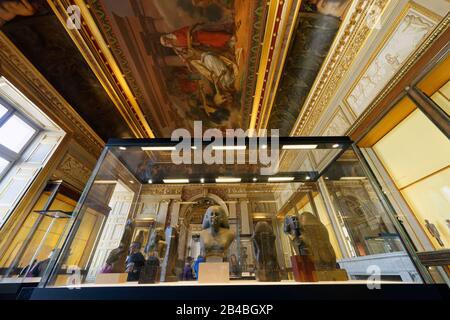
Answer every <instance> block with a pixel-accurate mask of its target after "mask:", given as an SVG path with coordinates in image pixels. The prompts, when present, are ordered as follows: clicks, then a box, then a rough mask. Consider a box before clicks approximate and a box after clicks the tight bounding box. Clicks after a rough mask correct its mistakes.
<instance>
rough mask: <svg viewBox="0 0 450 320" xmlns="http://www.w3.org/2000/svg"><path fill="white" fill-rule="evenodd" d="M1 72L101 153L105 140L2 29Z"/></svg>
mask: <svg viewBox="0 0 450 320" xmlns="http://www.w3.org/2000/svg"><path fill="white" fill-rule="evenodd" d="M0 72H1V74H2V75H4V76H5V77H6V78H7V79H8V80H9V81H11V82H12V83H13V84H14V85H15V86H16V87H17V88H19V90H20V91H21V92H22V93H23V94H24V95H25V96H26V97H27V98H28V99H30V100H32V101H33V103H35V104H36V105H37V106H38V107H39V108H40V109H41V110H42V111H43V112H44V113H45V114H46V115H47V116H49V117H50V118H51V119H52V120H53V121H55V122H56V123H57V124H58V125H59V126H60V127H61V128H62V129H63V130H64V131H65V132H66V133H68V134H71V135H72V136H73V138H74V139H75V141H77V142H78V143H79V144H80V145H81V146H82V147H83V148H84V149H85V150H86V151H88V152H89V153H90V154H92V155H94V156H97V155H99V154H100V153H101V150H102V149H103V147H104V142H103V140H102V139H101V138H100V137H99V136H98V135H97V133H95V131H94V130H93V129H92V128H91V127H90V126H89V125H88V124H87V123H86V122H85V121H84V120H83V119H82V118H81V116H80V115H79V114H78V113H77V112H76V111H75V110H74V109H73V108H72V106H71V105H70V104H69V103H68V102H67V101H66V100H65V99H64V98H63V97H62V96H61V95H60V94H59V93H58V92H57V91H56V90H55V88H53V86H52V85H51V84H50V83H49V82H48V81H47V80H46V79H45V78H44V77H43V76H42V74H41V73H40V72H39V71H38V70H37V69H36V68H35V67H34V66H33V65H32V64H31V63H30V62H29V61H28V60H27V58H25V56H24V55H23V54H22V53H21V52H20V51H19V50H18V49H17V48H16V47H15V46H14V44H13V43H12V42H11V41H10V40H9V39H8V38H7V37H6V36H5V34H4V33H3V32H0Z"/></svg>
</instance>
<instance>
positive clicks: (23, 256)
mask: <svg viewBox="0 0 450 320" xmlns="http://www.w3.org/2000/svg"><path fill="white" fill-rule="evenodd" d="M79 198H80V192H79V191H77V190H76V189H75V188H74V187H72V186H71V185H69V184H68V183H66V182H64V181H61V180H58V181H50V182H49V183H47V185H46V186H45V188H44V190H43V191H42V193H41V194H40V196H39V197H38V199H37V200H36V203H35V204H34V206H33V207H32V209H31V211H30V212H29V213H28V214H27V215H26V216H25V217H24V219H23V221H21V222H19V223H18V224H17V225H16V227H15V228H16V231H15V232H14V235H13V236H11V237H10V238H9V239H8V240H7V242H6V244H7V245H5V247H6V249H5V250H4V252H3V253H2V255H1V258H0V284H4V283H6V284H8V283H35V284H37V283H39V282H40V280H41V277H42V275H43V274H44V272H45V270H46V269H47V266H48V263H49V262H50V257H52V256H53V257H57V256H58V248H59V247H60V245H61V242H62V241H63V238H62V237H61V235H62V234H64V233H67V232H66V228H67V227H68V226H69V225H71V223H70V222H69V221H70V218H71V215H72V212H73V210H74V208H75V206H76V204H77V201H78V199H79ZM68 222H69V223H68Z"/></svg>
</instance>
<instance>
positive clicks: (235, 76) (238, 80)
mask: <svg viewBox="0 0 450 320" xmlns="http://www.w3.org/2000/svg"><path fill="white" fill-rule="evenodd" d="M11 3H14V4H15V5H11ZM73 3H75V4H77V5H79V6H80V8H81V14H82V21H83V22H84V23H83V25H82V26H81V29H80V30H68V29H67V26H66V25H65V23H62V22H64V21H66V20H65V16H64V15H65V14H67V12H65V10H62V8H67V6H68V5H70V4H72V2H71V1H63V0H61V1H48V3H47V2H46V1H41V0H22V1H16V0H7V1H1V8H2V10H3V11H1V12H3V13H0V14H2V15H4V16H5V17H3V16H2V19H3V20H4V21H5V23H4V25H3V26H2V27H1V30H2V32H4V33H5V34H6V36H7V37H8V38H9V40H10V41H12V43H13V44H14V45H15V46H17V47H18V49H19V50H20V51H21V52H22V53H23V54H24V55H25V56H26V58H27V59H29V60H30V61H31V62H32V63H33V64H34V65H35V67H36V68H37V70H38V71H39V72H41V73H42V74H43V75H44V76H45V77H46V78H47V80H48V81H49V82H50V83H51V84H52V85H53V86H54V87H55V88H56V89H57V90H58V91H59V92H60V94H61V95H62V96H63V97H64V98H65V99H66V100H67V101H68V102H69V103H70V104H71V105H72V106H73V107H74V108H75V109H76V110H77V111H78V113H79V114H80V115H81V116H82V117H83V118H84V119H85V120H86V121H87V122H88V123H89V124H90V125H91V126H92V127H93V128H94V130H95V131H96V132H97V133H98V134H99V135H100V136H101V137H102V138H103V139H104V140H107V139H108V138H110V137H131V136H135V137H170V135H171V133H172V131H173V130H174V129H176V128H181V127H183V128H190V129H191V128H192V127H193V122H194V121H196V120H200V121H202V122H203V128H204V129H206V128H219V129H221V130H225V129H227V128H243V129H247V128H249V127H252V128H279V129H280V133H281V134H282V135H289V133H290V131H291V129H292V127H293V125H294V124H295V121H296V120H297V117H298V115H299V113H300V110H301V106H302V105H303V102H304V101H305V99H306V97H307V95H308V93H309V91H310V89H311V87H312V86H313V83H314V80H315V78H316V76H317V74H318V72H319V70H320V67H321V65H322V62H323V61H324V59H325V58H326V56H327V54H328V52H329V50H330V47H331V44H332V42H333V40H334V37H335V35H336V33H337V31H338V29H339V26H340V23H341V21H342V17H343V16H344V14H345V12H346V9H347V7H348V4H349V1H346V0H338V1H316V0H310V1H302V2H300V1H295V0H292V1H285V2H283V1H279V2H273V3H270V4H268V3H267V2H266V1H263V0H254V1H247V0H165V1H154V0H122V1H116V0H87V1H74V2H73ZM297 13H298V14H297ZM294 18H295V19H294ZM83 19H84V20H83ZM292 21H296V23H293V22H292ZM281 25H282V27H281ZM267 26H270V28H269V27H267ZM266 30H269V31H271V32H272V34H270V35H269V36H268V35H267V34H266V35H265V34H264V33H265V31H266ZM289 39H290V40H291V41H290V45H288V44H289V42H287V40H289ZM277 41H278V43H282V45H279V44H278V43H277ZM286 55H287V56H286ZM285 56H286V59H285V60H283V59H282V57H285ZM280 57H281V58H280ZM281 60H283V61H285V63H284V66H283V64H282V63H281V64H280V63H279V61H281ZM272 61H273V62H272ZM276 62H277V63H276ZM274 68H278V69H279V70H274ZM269 71H270V72H271V73H273V72H275V73H276V72H278V73H280V74H281V76H280V79H279V81H278V82H277V83H275V84H272V85H271V86H268V87H266V86H265V84H266V77H265V76H264V77H262V78H261V79H259V78H260V77H261V75H262V74H264V75H265V74H266V73H269ZM264 95H273V96H274V99H273V103H271V105H270V107H269V108H265V110H264V111H262V110H261V108H260V107H261V104H259V105H258V101H256V102H255V97H258V98H259V100H260V101H262V100H263V98H264ZM255 106H256V108H255ZM252 118H254V119H256V122H258V123H255V122H254V121H253V122H252Z"/></svg>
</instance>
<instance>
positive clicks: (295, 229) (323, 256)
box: [284, 212, 336, 271]
mask: <svg viewBox="0 0 450 320" xmlns="http://www.w3.org/2000/svg"><path fill="white" fill-rule="evenodd" d="M284 222H285V223H284V232H285V233H287V235H288V237H289V239H290V241H291V244H292V247H293V249H294V251H295V254H297V255H311V256H312V260H313V262H314V266H315V268H316V270H318V271H327V270H335V269H336V254H335V253H334V250H333V247H332V246H331V242H330V238H329V235H328V231H327V229H326V227H325V226H324V225H323V224H322V223H321V222H320V220H319V219H318V218H317V217H316V216H315V215H313V214H312V213H311V212H303V213H301V214H300V215H299V216H297V215H287V216H286V218H285V220H284Z"/></svg>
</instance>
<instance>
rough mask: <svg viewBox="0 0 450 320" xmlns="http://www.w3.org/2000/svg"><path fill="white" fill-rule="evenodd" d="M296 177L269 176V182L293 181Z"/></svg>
mask: <svg viewBox="0 0 450 320" xmlns="http://www.w3.org/2000/svg"><path fill="white" fill-rule="evenodd" d="M294 179H295V178H294V177H269V179H268V181H269V182H277V181H292V180H294Z"/></svg>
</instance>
